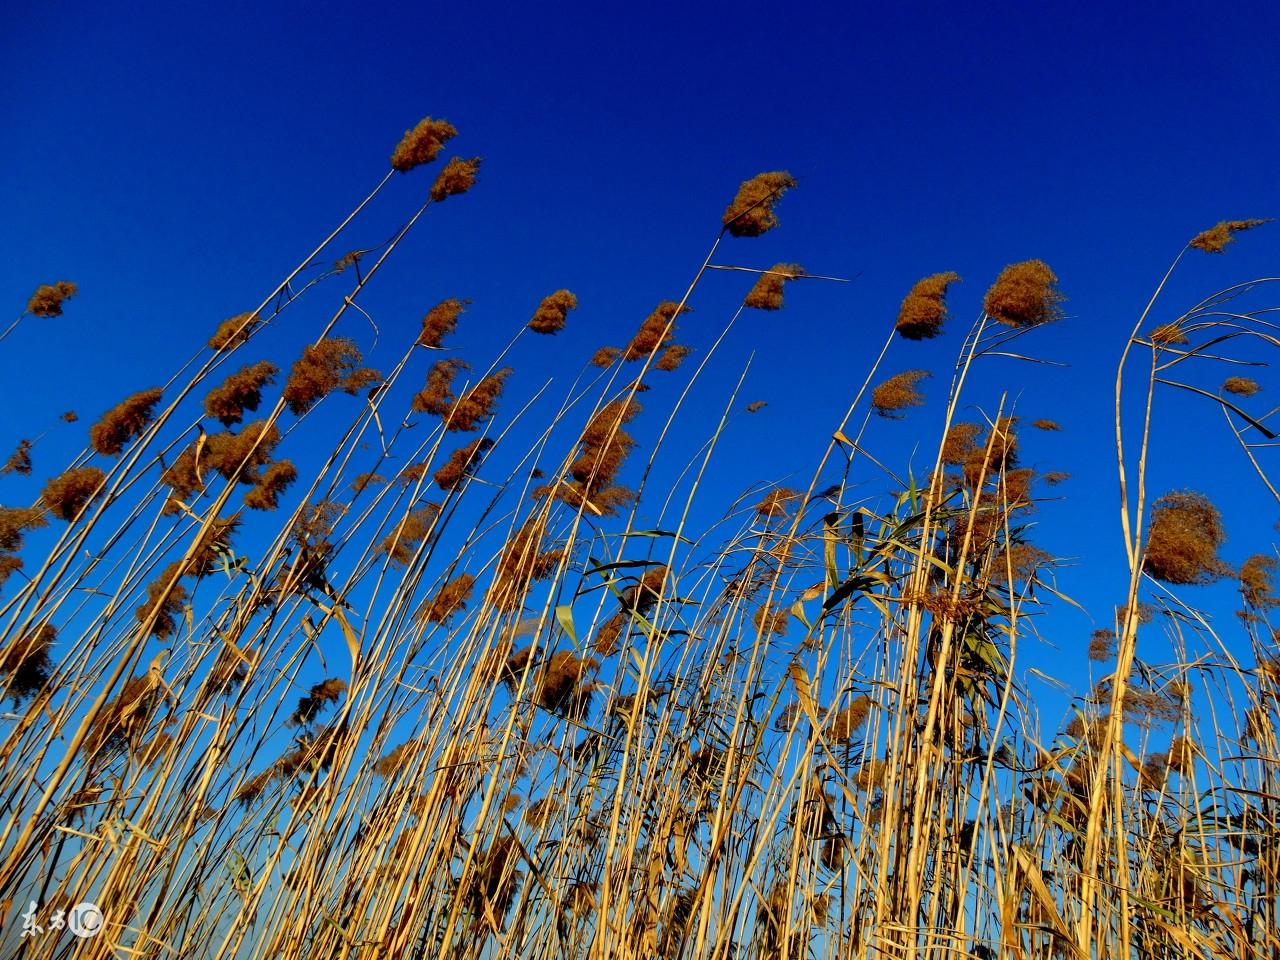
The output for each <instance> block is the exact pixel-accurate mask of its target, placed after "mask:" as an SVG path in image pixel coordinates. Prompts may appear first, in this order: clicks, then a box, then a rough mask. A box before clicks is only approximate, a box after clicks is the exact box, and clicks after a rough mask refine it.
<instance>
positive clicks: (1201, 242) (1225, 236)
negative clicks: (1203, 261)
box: [1187, 220, 1271, 253]
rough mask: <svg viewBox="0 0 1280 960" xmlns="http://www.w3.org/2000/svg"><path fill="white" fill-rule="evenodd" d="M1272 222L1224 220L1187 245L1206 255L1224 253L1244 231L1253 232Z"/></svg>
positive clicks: (1201, 233) (1201, 232)
mask: <svg viewBox="0 0 1280 960" xmlns="http://www.w3.org/2000/svg"><path fill="white" fill-rule="evenodd" d="M1270 222H1271V221H1270V220H1222V221H1219V222H1218V223H1217V224H1215V225H1214V226H1212V227H1210V228H1209V229H1208V230H1201V231H1200V232H1199V233H1197V234H1196V235H1195V236H1194V237H1192V238H1191V241H1190V242H1189V243H1188V244H1187V246H1189V247H1195V248H1196V249H1197V250H1203V251H1204V252H1205V253H1222V252H1223V251H1224V250H1226V249H1227V245H1228V244H1230V243H1232V242H1234V240H1235V238H1236V234H1237V233H1240V232H1241V231H1242V230H1252V229H1253V228H1254V227H1260V226H1262V225H1263V224H1264V223H1270Z"/></svg>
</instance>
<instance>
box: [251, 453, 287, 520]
mask: <svg viewBox="0 0 1280 960" xmlns="http://www.w3.org/2000/svg"><path fill="white" fill-rule="evenodd" d="M297 479H298V468H297V467H295V466H294V465H293V463H292V462H291V461H289V460H276V461H275V462H274V463H270V464H268V465H267V468H266V469H265V470H263V471H262V473H261V474H260V475H259V476H258V478H257V479H256V480H254V482H253V489H251V490H246V491H245V495H244V505H245V506H246V507H248V508H249V509H250V510H275V509H276V508H277V507H278V506H279V505H280V494H282V493H284V492H285V490H287V489H288V488H289V487H290V486H291V485H292V484H293V482H294V481H295V480H297Z"/></svg>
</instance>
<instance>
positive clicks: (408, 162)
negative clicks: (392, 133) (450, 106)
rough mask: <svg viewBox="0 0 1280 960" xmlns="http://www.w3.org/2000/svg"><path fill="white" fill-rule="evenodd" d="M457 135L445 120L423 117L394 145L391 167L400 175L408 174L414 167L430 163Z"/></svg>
mask: <svg viewBox="0 0 1280 960" xmlns="http://www.w3.org/2000/svg"><path fill="white" fill-rule="evenodd" d="M457 135H458V131H457V129H456V128H455V127H454V126H453V124H451V123H449V122H448V121H447V120H433V119H432V118H431V117H424V118H423V119H422V120H420V121H419V122H418V125H417V126H416V127H414V128H413V129H412V130H406V131H405V134H404V137H403V138H402V139H401V140H400V142H399V143H398V144H396V149H395V152H393V153H392V154H391V167H392V169H394V170H398V171H399V172H400V173H408V172H409V171H410V170H412V169H413V168H414V167H419V166H421V165H422V164H424V163H430V162H431V161H432V160H434V159H435V158H436V157H437V156H439V154H440V151H441V150H442V149H443V148H444V145H445V144H446V143H448V142H449V141H450V140H452V139H453V138H454V137H456V136H457Z"/></svg>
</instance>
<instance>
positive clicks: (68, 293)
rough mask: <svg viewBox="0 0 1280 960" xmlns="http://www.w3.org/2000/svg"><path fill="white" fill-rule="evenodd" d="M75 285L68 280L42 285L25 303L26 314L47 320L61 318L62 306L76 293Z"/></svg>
mask: <svg viewBox="0 0 1280 960" xmlns="http://www.w3.org/2000/svg"><path fill="white" fill-rule="evenodd" d="M77 292H78V291H77V289H76V285H75V284H74V283H72V282H71V281H70V280H59V281H58V282H57V283H42V284H40V286H38V287H36V292H35V293H33V294H32V295H31V299H30V300H28V301H27V313H29V314H31V315H32V316H33V317H43V318H45V319H49V318H52V317H60V316H62V305H63V304H64V303H66V302H67V301H68V300H70V299H71V298H72V297H74V296H75V295H76V293H77Z"/></svg>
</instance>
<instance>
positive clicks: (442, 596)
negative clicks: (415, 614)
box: [420, 573, 476, 623]
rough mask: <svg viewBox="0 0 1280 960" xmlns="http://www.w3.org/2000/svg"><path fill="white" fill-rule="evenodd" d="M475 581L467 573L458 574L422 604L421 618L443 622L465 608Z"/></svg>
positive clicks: (428, 621) (432, 621) (431, 621)
mask: <svg viewBox="0 0 1280 960" xmlns="http://www.w3.org/2000/svg"><path fill="white" fill-rule="evenodd" d="M475 582H476V578H475V577H473V576H471V574H469V573H460V574H458V575H457V576H456V577H454V578H453V579H452V580H450V581H449V582H448V583H446V584H445V585H444V586H442V587H441V588H440V589H439V590H437V591H436V595H435V596H434V597H432V598H431V599H430V600H428V601H427V602H426V603H425V604H423V606H422V610H421V612H420V616H421V618H422V619H423V620H425V621H426V622H427V623H443V622H444V621H445V620H447V619H448V618H449V617H451V616H453V614H455V613H457V612H458V611H459V610H465V609H466V606H467V601H468V600H470V599H471V590H472V588H473V587H474V586H475Z"/></svg>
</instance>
